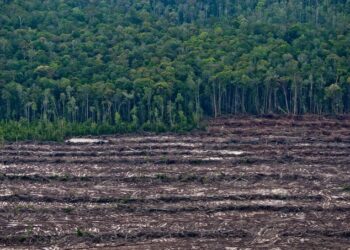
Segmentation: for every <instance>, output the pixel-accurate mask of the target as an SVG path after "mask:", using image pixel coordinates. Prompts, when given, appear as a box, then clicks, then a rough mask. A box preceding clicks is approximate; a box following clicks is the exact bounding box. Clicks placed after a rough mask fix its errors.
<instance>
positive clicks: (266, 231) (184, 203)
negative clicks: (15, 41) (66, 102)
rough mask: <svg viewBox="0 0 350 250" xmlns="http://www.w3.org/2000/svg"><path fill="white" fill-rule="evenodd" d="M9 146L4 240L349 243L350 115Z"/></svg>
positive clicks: (129, 245) (99, 244) (2, 171)
mask: <svg viewBox="0 0 350 250" xmlns="http://www.w3.org/2000/svg"><path fill="white" fill-rule="evenodd" d="M103 139H105V140H107V141H108V143H102V144H68V143H65V144H58V143H46V144H45V143H40V144H38V143H36V144H34V143H12V144H6V145H4V146H3V147H2V149H1V159H0V160H1V163H2V164H0V247H5V246H7V247H8V248H23V249H28V248H30V247H32V248H38V247H45V246H52V247H54V246H56V247H62V248H70V247H71V248H81V249H86V248H88V247H91V248H92V247H94V248H108V247H110V248H115V247H116V246H118V247H119V248H120V249H166V248H167V249H178V248H183V249H188V248H191V247H192V248H194V249H225V248H226V249H236V248H235V247H238V248H248V247H253V248H256V247H265V248H268V249H271V248H274V247H275V248H276V249H278V248H280V249H286V248H294V249H295V248H299V249H330V248H332V249H348V247H349V246H350V192H349V191H346V188H344V187H349V185H350V117H343V118H342V119H331V118H321V117H315V116H305V117H298V119H291V118H275V117H272V118H251V117H240V118H238V117H236V118H222V119H217V120H214V121H212V122H211V124H210V126H209V128H208V130H207V131H205V132H193V133H191V134H184V135H175V134H165V135H154V134H147V135H127V136H111V137H104V138H103Z"/></svg>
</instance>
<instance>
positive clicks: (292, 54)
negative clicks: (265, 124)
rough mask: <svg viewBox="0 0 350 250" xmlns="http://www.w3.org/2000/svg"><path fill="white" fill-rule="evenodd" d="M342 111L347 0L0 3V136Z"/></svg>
mask: <svg viewBox="0 0 350 250" xmlns="http://www.w3.org/2000/svg"><path fill="white" fill-rule="evenodd" d="M349 112H350V0H65V1H63V0H60V1H58V0H31V1H23V0H0V137H1V138H2V139H7V140H13V139H50V140H51V139H52V140H56V139H62V138H64V137H65V136H67V135H73V134H87V133H89V134H99V133H114V132H128V131H135V130H152V131H165V130H175V131H181V130H188V129H191V128H194V127H197V126H198V124H199V121H200V120H201V119H202V117H205V116H210V117H217V116H220V115H224V114H242V113H247V114H255V115H260V114H269V113H278V114H294V115H295V114H305V113H315V114H342V113H349ZM1 138H0V139H1Z"/></svg>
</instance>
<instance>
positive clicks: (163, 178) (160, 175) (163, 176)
mask: <svg viewBox="0 0 350 250" xmlns="http://www.w3.org/2000/svg"><path fill="white" fill-rule="evenodd" d="M155 177H156V179H157V180H161V181H168V180H169V179H170V177H169V176H167V175H166V174H156V176H155Z"/></svg>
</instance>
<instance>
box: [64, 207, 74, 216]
mask: <svg viewBox="0 0 350 250" xmlns="http://www.w3.org/2000/svg"><path fill="white" fill-rule="evenodd" d="M73 211H74V208H73V207H65V208H63V212H65V213H66V214H70V213H72V212H73Z"/></svg>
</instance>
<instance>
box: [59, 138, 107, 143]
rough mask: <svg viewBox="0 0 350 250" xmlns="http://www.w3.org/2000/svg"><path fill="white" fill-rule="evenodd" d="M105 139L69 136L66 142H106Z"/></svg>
mask: <svg viewBox="0 0 350 250" xmlns="http://www.w3.org/2000/svg"><path fill="white" fill-rule="evenodd" d="M106 142H108V141H107V140H101V139H91V138H71V139H69V140H66V143H106Z"/></svg>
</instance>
